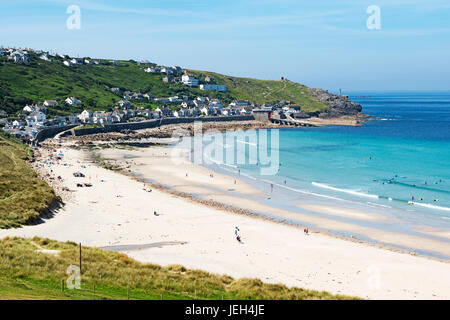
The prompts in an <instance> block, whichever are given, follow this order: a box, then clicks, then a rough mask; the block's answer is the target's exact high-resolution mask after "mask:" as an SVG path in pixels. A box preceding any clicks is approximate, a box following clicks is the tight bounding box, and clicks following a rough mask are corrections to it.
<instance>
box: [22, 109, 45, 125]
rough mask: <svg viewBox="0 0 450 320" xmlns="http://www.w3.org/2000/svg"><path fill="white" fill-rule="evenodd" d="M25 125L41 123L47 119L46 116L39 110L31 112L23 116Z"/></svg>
mask: <svg viewBox="0 0 450 320" xmlns="http://www.w3.org/2000/svg"><path fill="white" fill-rule="evenodd" d="M25 120H26V122H27V125H28V126H29V127H34V126H36V125H37V124H40V125H43V124H44V123H45V121H47V118H46V116H45V114H43V113H42V112H40V111H37V112H33V113H31V114H30V115H29V116H28V117H26V118H25Z"/></svg>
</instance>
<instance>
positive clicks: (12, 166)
mask: <svg viewBox="0 0 450 320" xmlns="http://www.w3.org/2000/svg"><path fill="white" fill-rule="evenodd" d="M30 155H31V151H30V149H29V148H28V147H27V146H26V145H24V144H22V143H20V142H19V141H17V140H15V139H14V138H12V137H9V136H7V135H6V134H5V133H3V131H1V130H0V228H15V227H19V226H20V225H23V224H26V223H29V222H31V221H34V220H36V219H37V218H38V217H39V215H40V214H42V213H43V212H44V211H45V210H46V209H47V208H48V206H49V205H50V203H51V202H52V201H53V200H54V199H55V198H56V196H55V194H54V192H53V190H52V189H51V188H50V187H49V186H48V185H47V184H46V183H45V182H43V181H42V180H40V179H39V178H38V176H37V175H36V173H35V172H34V171H33V170H32V169H31V168H30V167H29V166H28V163H27V161H26V160H27V159H29V157H30Z"/></svg>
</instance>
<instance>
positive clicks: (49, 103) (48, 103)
mask: <svg viewBox="0 0 450 320" xmlns="http://www.w3.org/2000/svg"><path fill="white" fill-rule="evenodd" d="M44 106H46V107H56V106H58V102H57V101H56V100H45V101H44Z"/></svg>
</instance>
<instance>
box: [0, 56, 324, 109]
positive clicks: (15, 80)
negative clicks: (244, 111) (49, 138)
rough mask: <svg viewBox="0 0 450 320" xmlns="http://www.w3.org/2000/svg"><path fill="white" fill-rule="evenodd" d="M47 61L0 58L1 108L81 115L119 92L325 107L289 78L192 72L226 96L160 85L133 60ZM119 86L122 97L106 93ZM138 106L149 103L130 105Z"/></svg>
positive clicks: (100, 106) (106, 104)
mask: <svg viewBox="0 0 450 320" xmlns="http://www.w3.org/2000/svg"><path fill="white" fill-rule="evenodd" d="M51 59H52V61H51V62H48V61H45V60H42V59H40V58H39V57H38V55H37V54H36V53H34V52H31V53H30V64H28V65H23V64H15V63H13V62H12V61H8V60H6V59H5V58H2V59H1V60H0V109H2V110H5V111H6V112H8V113H9V114H14V113H16V112H18V111H21V110H22V108H23V107H24V106H25V105H26V104H30V103H42V102H43V101H44V100H57V101H58V102H59V103H60V105H61V106H59V107H56V108H50V116H52V115H53V116H54V115H58V114H61V115H62V114H68V113H73V112H80V111H82V110H83V109H84V108H90V109H93V110H108V109H111V108H112V107H113V106H114V104H115V103H116V102H117V101H119V100H121V99H122V95H123V91H126V90H128V91H132V92H141V93H151V94H152V95H153V96H154V97H169V96H174V95H178V96H181V95H187V96H189V97H191V98H194V97H196V96H208V95H209V96H214V97H216V98H219V99H221V100H222V103H223V104H228V103H229V102H231V101H232V100H234V99H243V100H249V101H251V102H256V103H259V104H263V103H273V102H276V101H282V100H286V101H290V102H291V103H294V104H300V105H301V106H302V109H303V110H304V111H306V112H310V113H312V112H323V111H326V110H327V109H328V106H327V105H326V103H324V102H319V100H318V99H317V98H316V97H315V96H314V95H312V94H310V93H308V88H307V87H306V86H304V85H301V84H299V83H295V82H292V81H288V80H282V81H272V80H256V79H250V78H238V77H231V76H225V75H221V74H217V73H213V72H205V71H194V70H189V71H188V72H191V73H193V74H194V75H196V76H197V77H199V78H200V79H203V78H204V77H205V76H207V75H209V76H212V77H214V79H215V82H216V83H217V84H225V85H226V86H227V89H228V90H227V92H216V91H215V92H211V91H209V92H208V91H202V90H200V89H195V88H189V87H187V86H184V85H182V84H179V83H165V82H163V81H162V78H163V77H164V76H165V75H163V74H152V73H146V72H144V71H143V70H142V68H143V66H141V65H138V64H137V63H136V62H134V61H118V62H119V63H120V65H119V66H117V65H114V64H110V65H77V66H72V67H67V66H65V65H63V61H64V60H65V59H63V58H60V57H53V56H51ZM112 87H118V88H121V89H122V93H114V92H112V91H111V90H110V89H111V88H112ZM69 96H74V97H77V98H79V99H80V100H81V101H82V103H83V104H82V105H81V106H77V107H73V106H64V105H62V102H63V101H64V100H65V99H66V98H67V97H69ZM135 103H136V105H137V106H138V107H144V106H148V105H149V103H144V102H138V101H135Z"/></svg>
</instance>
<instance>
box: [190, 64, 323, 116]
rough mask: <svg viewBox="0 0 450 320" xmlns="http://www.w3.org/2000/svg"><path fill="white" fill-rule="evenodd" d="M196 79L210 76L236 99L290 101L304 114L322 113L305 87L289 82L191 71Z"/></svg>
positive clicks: (259, 101)
mask: <svg viewBox="0 0 450 320" xmlns="http://www.w3.org/2000/svg"><path fill="white" fill-rule="evenodd" d="M190 72H191V73H192V74H194V75H195V76H196V77H197V78H198V79H204V78H205V77H206V76H212V77H213V78H214V80H215V81H216V82H217V83H218V84H225V85H226V86H227V89H228V90H229V91H230V93H231V95H232V96H233V97H235V98H236V99H242V100H250V101H253V102H256V103H259V104H263V103H273V102H276V101H282V100H285V101H291V103H294V104H299V105H301V106H302V109H303V110H304V111H305V112H316V111H324V110H326V109H327V106H325V105H324V104H323V103H320V102H318V101H316V100H315V99H314V98H313V97H312V96H311V95H309V94H308V92H307V89H308V88H307V87H306V86H304V85H302V84H299V83H296V82H292V81H289V80H283V81H274V80H257V79H251V78H237V77H231V76H225V75H222V74H218V73H214V72H206V71H196V70H191V71H190Z"/></svg>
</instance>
